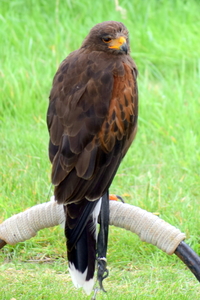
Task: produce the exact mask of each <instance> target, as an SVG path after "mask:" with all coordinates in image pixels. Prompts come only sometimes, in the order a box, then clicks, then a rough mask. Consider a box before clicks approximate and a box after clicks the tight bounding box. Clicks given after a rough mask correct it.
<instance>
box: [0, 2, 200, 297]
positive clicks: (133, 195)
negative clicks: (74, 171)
mask: <svg viewBox="0 0 200 300" xmlns="http://www.w3.org/2000/svg"><path fill="white" fill-rule="evenodd" d="M119 5H120V6H121V8H122V9H119V10H118V9H117V7H116V4H115V2H114V1H113V0H109V1H105V0H102V1H96V2H94V1H88V0H82V1H75V0H74V1H70V0H66V1H65V0H55V1H53V0H50V1H47V0H35V1H33V0H27V1H24V0H10V1H7V0H1V5H0V44H1V56H0V140H1V151H0V162H1V164H0V222H2V221H3V220H4V219H6V218H8V217H10V216H11V215H13V214H14V213H18V212H20V211H23V210H25V209H26V208H28V207H31V206H33V205H35V204H37V203H41V202H44V201H48V200H49V191H50V189H51V191H50V194H52V188H51V185H50V170H51V166H50V163H49V161H48V151H47V147H48V146H47V145H48V132H47V128H46V110H47V106H48V96H49V91H50V88H51V83H52V79H53V76H54V74H55V72H56V70H57V67H58V65H59V63H60V62H61V61H62V60H63V59H64V58H65V57H66V56H67V55H68V54H69V53H70V52H71V51H73V50H75V49H77V48H78V47H80V45H81V43H82V41H83V39H84V37H85V36H86V35H87V34H88V31H89V30H90V29H91V27H92V26H94V25H95V24H96V23H98V22H102V21H105V20H116V21H121V22H123V23H124V24H125V25H126V26H127V28H128V29H129V32H130V42H131V50H132V52H131V55H132V57H133V58H134V60H135V61H136V64H137V66H138V69H139V78H138V85H139V100H140V105H139V130H138V134H137V137H136V140H135V141H134V143H133V145H132V147H131V149H130V150H129V152H128V154H127V156H126V157H125V159H124V161H123V162H122V164H121V166H120V168H119V170H118V173H117V175H116V177H115V179H114V181H113V184H112V187H111V189H110V191H111V192H112V193H116V194H119V195H121V196H123V197H124V199H125V201H126V202H128V203H130V204H133V205H137V206H140V207H142V208H144V209H146V210H148V211H151V212H155V213H157V214H159V215H160V217H161V218H163V219H164V220H166V221H167V222H169V223H171V224H172V225H175V226H176V227H178V228H179V229H180V230H182V231H183V232H185V233H186V234H187V243H189V244H190V245H191V246H192V247H193V249H194V250H195V251H197V253H199V254H200V246H199V228H200V218H199V208H200V201H199V200H200V187H199V184H200V177H199V175H200V168H199V167H200V147H199V145H200V126H199V124H200V43H199V27H200V18H199V10H200V3H199V1H197V0H185V1H182V0H175V1H172V0H169V1H161V0H160V1H157V0H150V1H147V0H143V1H139V0H133V1H119ZM65 251H66V250H65V239H64V236H63V232H62V229H60V228H51V229H45V230H42V231H41V232H39V234H38V235H37V237H35V238H33V239H31V240H29V241H26V242H24V243H20V244H17V245H16V246H6V247H5V248H4V249H3V251H1V253H0V262H1V263H2V265H1V266H0V268H1V272H0V295H1V294H2V295H1V297H2V299H6V300H7V299H11V298H12V297H14V298H16V299H23V300H24V299H66V297H67V299H77V298H78V299H86V298H87V297H86V296H85V295H84V294H83V293H82V292H81V291H79V290H78V291H76V290H75V289H74V288H73V286H72V284H71V280H70V278H69V275H68V272H67V263H66V261H65ZM27 262H29V264H27ZM38 262H44V263H43V264H42V263H41V264H38ZM108 265H109V268H110V276H109V278H108V279H106V282H105V288H106V289H107V290H108V293H107V294H106V295H101V296H99V298H100V299H104V298H106V299H116V290H117V299H145V300H146V299H149V297H150V298H151V299H160V298H161V296H162V298H163V299H164V300H165V299H181V300H183V299H191V298H192V297H193V298H194V299H198V295H199V293H200V289H199V286H198V283H197V282H196V280H195V278H194V277H193V275H192V274H190V272H189V271H188V270H187V269H186V268H185V267H184V266H183V264H182V263H181V262H179V261H178V259H177V258H176V257H173V256H172V257H171V256H170V257H168V256H167V255H166V254H164V253H161V251H160V250H158V249H156V248H155V247H153V246H151V245H148V244H145V243H142V242H141V241H139V239H138V237H137V236H134V235H133V234H131V233H129V232H122V230H120V229H117V228H111V229H110V238H109V250H108ZM33 274H35V275H33ZM23 282H24V284H23ZM88 299H89V298H88Z"/></svg>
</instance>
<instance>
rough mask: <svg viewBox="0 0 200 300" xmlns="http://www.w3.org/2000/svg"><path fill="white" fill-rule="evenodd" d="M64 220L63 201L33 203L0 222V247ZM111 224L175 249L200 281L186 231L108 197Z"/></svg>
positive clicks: (198, 261)
mask: <svg viewBox="0 0 200 300" xmlns="http://www.w3.org/2000/svg"><path fill="white" fill-rule="evenodd" d="M64 221H65V215H64V210H63V206H62V205H58V204H57V202H56V201H54V197H52V199H51V201H49V202H45V203H42V204H39V205H35V206H33V207H31V208H29V209H27V210H26V211H24V212H21V213H19V214H17V215H14V216H12V217H10V218H9V219H7V220H5V221H4V222H3V223H2V224H0V248H2V247H3V246H5V244H6V243H7V244H11V245H14V244H16V243H18V242H22V241H25V240H28V239H30V238H32V237H34V236H35V235H36V234H37V232H38V231H39V230H41V229H43V228H48V227H53V226H56V225H59V224H61V223H63V222H64ZM110 225H114V226H117V227H121V228H124V229H126V230H130V231H131V232H133V233H136V234H137V235H138V236H139V237H140V239H141V240H142V241H145V242H147V243H150V244H152V245H155V246H157V247H158V248H160V249H161V250H162V251H164V252H166V253H167V254H173V253H175V254H176V255H177V256H178V257H179V258H180V259H182V261H183V262H184V263H185V264H186V265H187V266H188V267H189V268H190V270H191V271H192V272H193V273H194V275H195V276H196V278H197V279H198V280H199V281H200V258H199V257H198V256H197V254H196V253H195V252H194V251H193V250H192V249H190V247H189V246H187V245H186V244H185V243H184V242H183V240H184V239H185V234H184V233H181V231H180V230H179V229H177V228H175V227H174V226H172V225H170V224H169V223H167V222H165V221H163V220H162V219H160V218H159V217H157V216H155V215H154V214H152V213H150V212H147V211H145V210H143V209H141V208H139V207H136V206H133V205H129V204H123V203H120V202H116V201H110Z"/></svg>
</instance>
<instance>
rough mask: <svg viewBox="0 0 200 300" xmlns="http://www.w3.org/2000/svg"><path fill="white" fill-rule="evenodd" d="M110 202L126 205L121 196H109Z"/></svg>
mask: <svg viewBox="0 0 200 300" xmlns="http://www.w3.org/2000/svg"><path fill="white" fill-rule="evenodd" d="M109 200H114V201H118V200H120V201H121V202H122V203H125V201H124V199H123V198H122V197H121V196H119V195H115V194H109Z"/></svg>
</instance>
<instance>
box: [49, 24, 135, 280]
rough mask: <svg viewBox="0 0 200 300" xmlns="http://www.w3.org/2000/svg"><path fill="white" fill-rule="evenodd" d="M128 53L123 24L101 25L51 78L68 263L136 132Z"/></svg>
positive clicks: (53, 142)
mask: <svg viewBox="0 0 200 300" xmlns="http://www.w3.org/2000/svg"><path fill="white" fill-rule="evenodd" d="M129 53H130V48H129V38H128V31H127V29H126V27H125V26H124V25H123V24H122V23H120V22H115V21H108V22H103V23H100V24H97V25H96V26H94V27H93V28H92V29H91V31H90V33H89V35H88V36H87V37H86V39H85V40H84V41H83V44H82V46H81V47H80V49H78V50H76V51H74V52H72V53H71V54H70V55H69V56H68V57H67V58H66V59H65V60H64V61H63V62H62V63H61V65H60V67H59V69H58V71H57V73H56V75H55V77H54V80H53V87H52V90H51V93H50V102H49V108H48V113H47V124H48V129H49V134H50V142H49V156H50V160H51V162H52V183H53V184H54V185H55V198H56V200H57V201H58V203H63V204H65V205H66V204H67V209H66V235H67V239H68V258H69V260H70V254H69V252H70V251H72V250H73V249H74V247H75V246H76V244H77V242H78V241H79V239H80V236H81V235H82V233H83V231H84V228H85V226H86V225H87V223H88V222H89V221H90V220H91V215H92V213H93V211H94V209H95V207H96V203H97V202H98V200H99V199H100V198H101V197H102V196H103V195H105V194H106V193H107V191H108V188H109V186H110V184H111V182H112V180H113V177H114V176H115V174H116V171H117V169H118V167H119V164H120V162H121V160H122V158H123V157H124V155H125V154H126V152H127V150H128V148H129V146H130V145H131V142H132V141H133V139H134V136H135V133H136V128H137V115H138V100H137V99H138V94H137V83H136V76H137V69H136V65H135V63H134V61H133V60H132V59H131V57H130V55H129ZM91 202H93V204H89V203H91ZM94 203H95V204H94ZM87 207H88V208H87ZM89 215H90V216H89ZM80 224H81V225H80ZM79 225H80V226H79ZM80 227H81V229H80ZM77 228H78V229H77ZM70 230H72V233H70ZM77 230H78V231H79V232H77ZM71 241H72V242H71ZM93 244H94V247H95V243H93ZM76 259H77V258H76ZM88 260H89V259H88ZM92 264H93V265H94V263H92ZM87 265H88V261H87V263H85V265H84V267H83V268H82V270H79V271H80V272H82V273H83V271H84V270H85V269H84V268H86V266H87ZM75 267H76V263H75ZM88 268H89V267H88ZM91 268H92V271H91V273H93V271H94V266H92V267H91ZM89 277H91V276H88V277H86V280H89V279H90V278H89ZM88 278H89V279H88ZM77 286H78V284H77Z"/></svg>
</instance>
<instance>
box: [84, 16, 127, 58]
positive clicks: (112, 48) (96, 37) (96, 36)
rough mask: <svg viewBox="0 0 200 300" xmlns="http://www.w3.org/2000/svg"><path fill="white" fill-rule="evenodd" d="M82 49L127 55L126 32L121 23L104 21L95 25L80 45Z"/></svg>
mask: <svg viewBox="0 0 200 300" xmlns="http://www.w3.org/2000/svg"><path fill="white" fill-rule="evenodd" d="M82 48H88V49H90V50H93V51H105V52H108V53H114V54H128V53H129V52H130V48H129V37H128V30H127V29H126V27H125V26H124V24H123V23H121V22H116V21H106V22H103V23H99V24H97V25H95V26H94V27H93V28H92V29H91V30H90V32H89V34H88V36H87V37H86V38H85V40H84V41H83V44H82Z"/></svg>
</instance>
